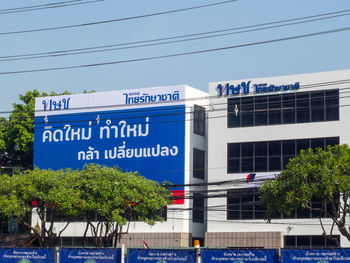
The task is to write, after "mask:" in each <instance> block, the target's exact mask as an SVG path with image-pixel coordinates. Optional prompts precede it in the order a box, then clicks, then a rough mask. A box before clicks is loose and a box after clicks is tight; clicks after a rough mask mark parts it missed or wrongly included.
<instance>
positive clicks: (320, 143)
mask: <svg viewBox="0 0 350 263" xmlns="http://www.w3.org/2000/svg"><path fill="white" fill-rule="evenodd" d="M311 148H312V149H316V148H321V149H322V150H324V139H323V138H316V139H312V140H311Z"/></svg>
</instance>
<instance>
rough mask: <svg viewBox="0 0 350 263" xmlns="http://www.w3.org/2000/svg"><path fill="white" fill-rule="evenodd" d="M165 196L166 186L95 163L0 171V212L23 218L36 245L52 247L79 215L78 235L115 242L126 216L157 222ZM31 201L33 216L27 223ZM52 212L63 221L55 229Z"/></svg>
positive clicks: (104, 242) (100, 243) (104, 243)
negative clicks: (10, 172)
mask: <svg viewBox="0 0 350 263" xmlns="http://www.w3.org/2000/svg"><path fill="white" fill-rule="evenodd" d="M169 196H170V195H169V192H168V190H166V189H165V188H163V187H162V186H160V185H159V184H157V183H155V182H154V181H150V180H146V179H145V178H143V177H141V176H139V175H137V174H134V173H123V172H122V171H121V170H118V169H115V168H108V167H100V166H95V165H89V166H86V167H85V168H84V169H83V170H81V171H79V170H75V171H72V170H59V171H52V170H39V169H35V170H33V171H28V172H26V173H24V174H21V175H15V176H12V177H9V176H7V175H1V176H0V213H1V214H3V215H5V216H7V217H8V218H9V217H11V216H15V217H16V218H17V219H18V220H19V221H20V222H23V223H24V224H25V225H26V226H27V227H28V228H30V229H31V231H32V233H33V235H34V237H35V238H36V240H38V242H39V245H40V246H41V247H53V246H55V244H56V241H57V238H58V237H60V236H61V234H62V233H63V232H64V230H65V229H66V228H67V227H68V225H69V224H70V223H71V222H72V221H73V220H76V219H77V218H85V221H86V231H85V233H84V238H86V237H87V234H89V235H92V236H93V238H94V241H95V245H96V246H98V247H102V246H103V247H107V246H110V245H111V244H113V245H115V246H116V244H117V242H118V240H120V237H121V235H122V234H125V233H127V230H128V228H126V229H123V227H124V226H127V225H128V224H129V223H130V220H131V219H139V220H142V221H145V222H147V223H150V224H152V223H154V222H155V220H160V221H161V219H162V218H161V216H160V214H161V213H160V212H161V211H162V209H163V208H164V207H165V206H166V205H167V204H169V202H170V199H169ZM33 204H35V205H34V212H36V213H37V215H38V217H39V220H38V222H27V221H26V219H27V218H28V217H27V215H28V213H31V211H32V205H33ZM91 215H93V216H91ZM57 217H61V218H63V219H64V221H65V222H66V224H65V226H64V227H62V228H58V230H57V232H56V228H55V227H54V225H55V219H56V218H57ZM88 230H90V233H89V232H88ZM112 241H113V242H112Z"/></svg>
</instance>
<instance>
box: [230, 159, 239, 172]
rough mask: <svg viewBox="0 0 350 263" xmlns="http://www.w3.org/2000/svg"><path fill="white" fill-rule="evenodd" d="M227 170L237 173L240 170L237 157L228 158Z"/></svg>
mask: <svg viewBox="0 0 350 263" xmlns="http://www.w3.org/2000/svg"><path fill="white" fill-rule="evenodd" d="M227 172H228V173H239V172H240V165H239V159H229V160H228V164H227Z"/></svg>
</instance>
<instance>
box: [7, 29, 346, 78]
mask: <svg viewBox="0 0 350 263" xmlns="http://www.w3.org/2000/svg"><path fill="white" fill-rule="evenodd" d="M348 30H350V27H343V28H337V29H333V30H327V31H319V32H315V33H309V34H303V35H295V36H291V37H284V38H277V39H271V40H265V41H259V42H251V43H246V44H240V45H233V46H226V47H219V48H212V49H203V50H196V51H189V52H184V53H175V54H168V55H161V56H153V57H143V58H134V59H127V60H118V61H110V62H102V63H93V64H84V65H76V66H64V67H51V68H38V69H28V70H18V71H7V72H6V71H5V72H0V75H10V74H22V73H34V72H45V71H56V70H67V69H77V68H90V67H99V66H108V65H116V64H124V63H132V62H141V61H149V60H158V59H165V58H172V57H180V56H188V55H196V54H203V53H211V52H217V51H224V50H229V49H235V48H242V47H249V46H256V45H264V44H269V43H277V42H282V41H288V40H294V39H301V38H306V37H314V36H320V35H325V34H332V33H339V32H343V31H348Z"/></svg>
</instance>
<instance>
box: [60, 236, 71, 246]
mask: <svg viewBox="0 0 350 263" xmlns="http://www.w3.org/2000/svg"><path fill="white" fill-rule="evenodd" d="M72 246H73V239H72V237H62V247H72Z"/></svg>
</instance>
